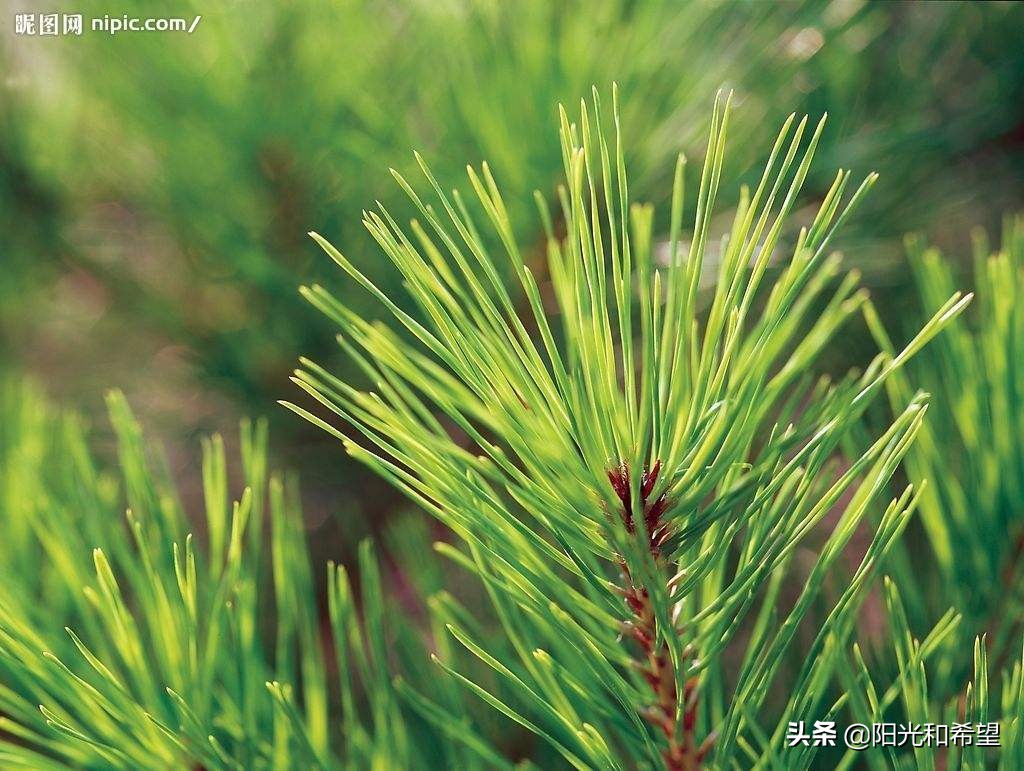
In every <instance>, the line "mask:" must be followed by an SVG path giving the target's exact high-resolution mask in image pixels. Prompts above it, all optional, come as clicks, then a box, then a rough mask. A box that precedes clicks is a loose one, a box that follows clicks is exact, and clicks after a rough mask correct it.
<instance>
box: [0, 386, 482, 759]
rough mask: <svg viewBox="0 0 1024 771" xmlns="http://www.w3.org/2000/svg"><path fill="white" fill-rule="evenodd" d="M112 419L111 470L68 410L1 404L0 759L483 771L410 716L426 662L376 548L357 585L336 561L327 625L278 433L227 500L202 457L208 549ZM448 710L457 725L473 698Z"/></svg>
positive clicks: (246, 448) (126, 423)
mask: <svg viewBox="0 0 1024 771" xmlns="http://www.w3.org/2000/svg"><path fill="white" fill-rule="evenodd" d="M109 407H110V419H111V423H112V425H113V429H114V433H115V435H116V438H117V455H118V460H119V462H118V464H117V467H116V471H115V472H114V473H111V471H110V470H108V469H107V468H106V466H105V465H104V464H98V463H97V462H96V461H95V460H94V459H93V457H92V455H91V453H90V452H89V449H88V447H87V443H86V438H85V433H84V431H83V427H82V424H81V422H80V420H79V419H78V418H76V417H75V416H74V415H57V414H54V413H53V412H52V409H51V408H50V407H49V406H48V405H47V404H46V403H45V402H44V401H42V400H40V399H39V397H38V396H37V395H36V393H35V390H34V389H33V388H31V387H29V386H21V385H12V384H8V385H7V386H6V387H5V388H4V390H3V394H2V400H0V409H2V422H0V426H2V434H0V500H2V504H3V509H2V514H3V525H4V532H5V548H4V551H3V558H2V560H3V561H2V564H0V681H2V683H3V685H2V686H0V711H2V712H3V717H2V718H0V728H2V734H0V765H3V767H4V768H33V769H47V768H67V767H71V768H97V769H100V768H103V769H106V768H122V769H137V768H185V767H193V768H198V767H202V768H209V769H213V768H224V769H229V768H235V769H241V768H246V769H249V768H279V769H285V768H382V769H383V768H396V767H404V768H409V767H413V766H414V765H415V764H416V763H418V762H419V761H420V760H423V762H435V763H436V764H437V765H438V766H439V767H443V766H446V765H447V766H448V767H451V766H452V765H453V764H454V765H458V766H459V767H473V764H472V763H468V762H462V760H461V759H460V756H459V754H458V752H457V751H454V750H447V751H446V749H445V747H444V745H443V743H441V742H440V741H438V739H437V737H436V736H435V735H434V733H433V732H432V731H431V730H430V729H429V728H428V727H427V725H426V724H425V723H424V722H423V721H421V720H416V719H413V720H411V721H407V720H406V718H405V716H404V714H403V710H402V709H401V708H400V706H399V702H398V699H397V696H396V693H395V691H394V690H393V689H392V687H391V674H390V671H389V670H390V669H391V668H392V666H393V665H394V662H393V661H392V659H393V658H394V657H395V656H400V657H401V659H402V660H403V661H405V662H419V661H423V660H425V654H424V652H423V650H422V642H421V641H420V640H419V639H418V638H417V636H416V635H410V634H408V633H402V632H401V630H400V628H399V627H401V624H402V622H401V621H400V620H399V618H398V617H397V615H396V614H395V613H394V612H393V609H391V602H390V600H386V599H385V597H384V593H383V591H382V587H381V579H380V576H379V573H378V568H377V564H376V561H375V559H374V557H373V552H372V550H371V548H370V545H369V543H364V544H363V546H362V548H361V550H360V555H359V565H358V575H359V581H360V584H361V591H358V592H357V591H356V589H355V588H354V587H353V586H352V584H351V583H350V581H349V576H348V572H347V571H346V570H345V568H343V567H341V566H340V565H333V564H332V565H330V566H328V571H327V585H326V592H327V604H328V606H329V613H328V614H327V619H326V621H325V625H322V624H321V615H322V614H321V613H320V612H319V611H318V605H317V594H318V592H317V590H316V588H315V583H318V582H315V581H314V578H313V571H311V569H310V565H309V559H308V556H307V554H306V543H305V538H304V531H303V527H302V517H301V512H300V509H299V503H298V500H297V495H296V490H295V486H294V483H293V482H289V481H286V480H283V479H282V477H280V476H279V475H276V474H273V473H271V472H270V471H269V470H268V465H267V454H266V445H267V432H266V426H265V424H264V423H262V422H261V423H256V424H249V423H246V424H244V425H243V426H242V430H241V439H240V448H241V452H240V454H241V466H242V469H243V471H244V478H245V487H244V489H243V490H242V492H241V494H240V495H238V496H237V497H235V498H234V500H233V501H232V498H231V495H230V494H229V489H231V487H232V485H230V484H229V480H228V466H227V461H226V454H225V450H224V442H223V441H222V440H221V439H220V437H217V436H215V437H213V438H212V439H211V440H209V441H207V442H205V443H204V446H203V469H202V472H203V473H202V481H203V493H204V495H203V498H204V501H205V519H204V526H205V541H206V548H203V547H202V546H201V545H200V544H199V543H198V540H197V539H196V538H194V537H193V535H192V534H191V532H189V530H190V526H191V524H192V523H195V522H197V520H196V519H193V520H190V519H189V518H187V517H186V515H185V512H184V510H183V508H182V505H181V503H180V501H179V499H178V495H177V493H176V491H175V489H174V487H173V485H172V484H171V483H170V481H169V478H168V476H167V474H166V472H164V471H162V470H161V467H160V465H159V464H155V463H154V461H153V459H152V458H150V457H148V454H147V448H146V446H145V444H144V443H143V439H142V435H141V432H140V430H139V426H138V425H137V423H136V422H135V420H134V419H133V417H132V415H131V413H130V412H129V410H128V407H127V405H126V404H125V402H124V400H123V398H122V397H121V396H119V395H118V394H116V393H115V394H112V395H111V396H110V398H109ZM125 505H127V507H128V509H127V516H126V517H124V516H121V514H120V513H119V511H124V509H123V508H122V507H124V506H125ZM265 519H266V520H268V521H269V532H268V533H266V535H267V536H268V538H267V539H265V538H264V535H265V534H264V520H265ZM265 540H269V544H265V543H264V542H265ZM357 606H358V607H357ZM331 641H332V642H331ZM410 646H412V648H413V649H414V650H415V653H410ZM389 662H390V663H389ZM411 674H412V676H413V679H414V680H415V674H416V673H415V671H413V672H412V673H411ZM447 707H448V709H449V712H450V714H451V715H452V717H451V719H452V720H456V719H457V716H458V714H459V711H458V709H459V702H458V701H454V702H451V703H449V704H448V705H447ZM466 730H467V731H468V730H471V729H470V728H469V727H468V726H467V728H466Z"/></svg>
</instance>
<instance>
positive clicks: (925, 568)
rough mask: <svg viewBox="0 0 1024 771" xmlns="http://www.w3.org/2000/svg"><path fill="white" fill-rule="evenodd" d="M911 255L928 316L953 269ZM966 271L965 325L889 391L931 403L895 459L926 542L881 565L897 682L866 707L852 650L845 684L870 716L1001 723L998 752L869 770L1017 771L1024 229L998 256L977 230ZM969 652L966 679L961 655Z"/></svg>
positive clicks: (871, 314) (936, 256)
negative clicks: (915, 486)
mask: <svg viewBox="0 0 1024 771" xmlns="http://www.w3.org/2000/svg"><path fill="white" fill-rule="evenodd" d="M907 244H908V251H909V255H910V265H911V267H912V269H913V274H914V278H915V281H916V284H917V288H918V294H919V298H920V305H921V306H923V307H924V308H927V307H929V306H931V304H932V303H934V302H935V301H936V300H938V299H939V298H941V297H943V296H944V294H945V292H946V291H948V290H950V289H951V288H952V287H953V286H955V285H956V284H957V283H959V277H958V273H959V270H958V268H957V266H956V265H955V264H954V263H953V262H951V261H950V260H948V259H947V258H944V257H943V256H942V255H941V254H940V252H939V251H938V250H937V249H935V248H931V247H925V246H924V245H923V243H922V241H921V239H920V238H918V237H913V238H910V239H908V242H907ZM972 269H973V270H972V272H973V281H972V283H973V285H974V287H975V289H976V295H977V300H976V302H975V303H974V307H973V309H972V310H973V313H971V314H966V315H965V316H964V317H961V318H959V319H956V320H955V321H954V322H953V323H952V324H951V325H950V328H949V330H948V331H947V332H945V333H944V334H943V335H941V336H940V337H939V339H937V340H936V341H935V343H934V344H933V345H932V346H930V347H929V348H928V350H927V351H925V352H923V353H922V355H921V356H920V357H919V358H918V359H916V360H915V361H913V362H911V363H910V364H909V365H908V367H907V368H906V369H905V370H904V371H903V372H900V373H897V374H896V375H895V376H894V377H893V378H891V379H890V381H889V384H888V389H889V396H890V400H891V403H892V405H893V406H894V407H898V406H899V405H900V404H902V402H903V399H904V398H906V396H907V394H909V393H910V391H911V383H913V384H914V385H915V386H920V387H923V388H925V389H926V390H927V391H928V392H930V393H931V394H932V398H933V402H934V408H933V409H932V410H931V411H930V412H929V416H928V420H926V421H925V422H924V424H923V425H922V428H921V432H920V435H919V437H918V439H917V441H916V442H915V443H914V445H913V446H912V447H911V449H910V450H909V451H908V453H907V456H906V459H905V465H906V469H907V473H908V474H909V475H910V476H911V478H914V479H928V480H929V484H928V486H927V487H926V488H925V490H924V491H923V492H922V494H921V497H920V502H919V507H918V509H919V512H920V525H919V527H920V531H921V535H922V537H921V538H915V539H913V540H912V541H909V540H908V541H907V542H904V543H901V544H899V545H897V547H896V548H895V549H894V550H893V552H892V553H891V555H890V558H889V565H887V570H889V571H891V572H892V574H893V576H895V577H897V582H896V583H893V584H887V587H886V598H885V599H886V609H887V619H888V623H889V626H890V632H889V637H891V639H892V643H894V644H895V661H889V662H888V669H889V670H890V671H894V672H896V673H897V674H896V675H894V676H895V677H896V678H897V679H896V683H895V684H894V685H893V686H891V687H890V688H889V689H888V691H887V692H886V693H885V695H884V697H883V698H879V697H876V695H875V690H874V685H873V684H872V678H871V676H870V675H869V674H868V671H867V668H866V667H865V664H864V661H863V659H862V658H861V657H860V653H859V651H858V652H857V655H856V656H855V657H854V661H853V665H852V668H851V669H850V670H849V671H848V672H847V678H848V680H847V682H848V683H849V685H850V688H851V693H852V692H853V690H854V688H857V687H859V685H858V683H859V684H865V687H866V689H867V699H868V702H869V703H870V706H871V714H872V715H873V716H874V717H879V716H882V715H885V714H887V712H888V714H889V715H890V718H891V717H892V716H893V715H894V714H895V715H897V716H899V717H900V718H901V719H904V720H913V721H914V722H918V723H925V722H932V723H945V724H951V723H953V722H961V723H962V722H973V723H984V722H989V721H996V720H1000V719H1001V721H1002V724H1001V729H1002V730H1001V737H1000V739H1001V742H1000V745H1001V749H1000V750H999V751H998V752H997V751H995V750H993V749H988V750H985V749H982V748H978V747H974V748H973V749H972V750H970V751H967V750H965V751H964V752H963V753H960V752H958V751H956V750H952V749H951V750H950V751H949V752H948V753H946V754H939V753H937V752H935V751H928V750H926V749H921V748H919V749H918V750H917V751H916V752H915V753H914V756H913V757H910V756H906V757H903V756H900V755H899V754H898V753H897V754H896V755H894V756H892V757H889V756H886V755H884V754H882V753H879V752H874V753H873V757H872V758H871V763H872V766H873V767H874V768H888V767H900V768H902V767H907V768H918V769H933V768H936V767H938V766H939V765H940V764H944V765H943V766H942V767H945V768H951V769H955V768H992V767H996V765H998V767H999V768H1001V769H1013V768H1019V767H1020V766H1021V763H1022V762H1024V737H1022V735H1021V724H1020V720H1021V716H1022V715H1024V701H1022V699H1024V691H1022V690H1021V684H1022V681H1021V642H1022V638H1024V629H1022V627H1021V623H1020V619H1021V610H1022V596H1021V581H1022V570H1024V567H1022V565H1021V554H1022V549H1021V544H1022V539H1024V521H1022V520H1021V516H1020V511H1019V509H1020V500H1021V494H1022V492H1024V490H1022V487H1021V485H1022V484H1024V445H1022V444H1021V437H1022V435H1024V423H1022V415H1024V411H1022V409H1021V404H1022V401H1024V390H1022V388H1024V385H1022V383H1024V380H1022V377H1021V372H1022V364H1021V350H1022V349H1021V341H1022V340H1024V313H1022V311H1021V307H1020V303H1021V302H1022V301H1024V221H1022V220H1021V218H1020V217H1019V216H1018V217H1010V218H1007V219H1006V222H1005V225H1004V228H1003V234H1002V246H1001V248H1000V249H999V250H998V251H996V252H994V253H993V252H990V247H989V244H988V241H987V239H986V237H985V235H984V232H983V231H980V230H979V231H976V233H975V237H974V256H973V260H972ZM865 311H866V316H867V319H868V322H869V326H870V327H871V329H872V331H873V332H874V334H875V337H876V339H877V340H878V342H879V344H880V346H881V347H882V348H883V350H891V349H892V343H891V340H890V338H889V335H888V333H887V332H886V330H885V328H884V326H883V325H882V323H881V321H880V320H879V317H878V313H877V311H876V310H875V309H874V307H873V306H872V305H870V304H868V305H866V306H865ZM897 584H898V586H899V592H897V590H896V585H897ZM901 595H902V596H901ZM940 615H941V619H940V620H939V622H938V623H937V624H935V625H934V627H933V628H932V630H931V631H930V632H928V634H927V635H926V636H925V639H924V641H923V642H919V641H918V640H917V639H915V636H914V635H915V632H914V631H913V630H921V629H927V628H928V626H929V625H930V624H931V623H932V620H933V619H935V618H937V617H939V616H940ZM889 645H890V643H889V642H886V643H884V647H888V646H889ZM972 646H973V649H974V651H975V654H974V664H973V668H972V667H971V666H970V659H969V657H968V656H966V655H965V652H966V651H968V650H970V649H971V648H972ZM872 647H874V648H877V647H879V646H878V645H873V646H872ZM869 658H872V659H874V660H875V662H876V666H878V667H879V668H880V667H881V665H882V663H883V662H884V660H885V658H886V652H885V651H884V650H882V651H879V650H874V651H870V652H869ZM926 672H927V675H926ZM990 679H991V682H992V686H991V687H989V685H988V683H989V681H990ZM965 683H967V686H966V690H965V685H964V684H965ZM897 699H898V700H897ZM879 719H880V718H879ZM986 753H987V754H986Z"/></svg>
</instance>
